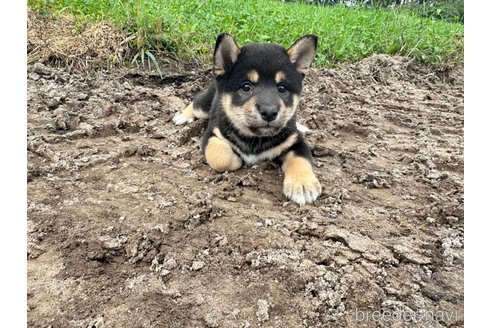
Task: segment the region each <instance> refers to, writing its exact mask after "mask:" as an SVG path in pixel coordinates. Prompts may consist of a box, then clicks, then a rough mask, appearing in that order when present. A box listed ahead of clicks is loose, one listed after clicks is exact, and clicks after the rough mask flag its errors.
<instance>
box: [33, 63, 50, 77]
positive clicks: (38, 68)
mask: <svg viewBox="0 0 492 328" xmlns="http://www.w3.org/2000/svg"><path fill="white" fill-rule="evenodd" d="M33 71H34V72H35V73H38V74H41V75H50V74H51V70H50V69H49V68H48V67H46V66H45V65H43V64H41V63H35V64H34V66H33Z"/></svg>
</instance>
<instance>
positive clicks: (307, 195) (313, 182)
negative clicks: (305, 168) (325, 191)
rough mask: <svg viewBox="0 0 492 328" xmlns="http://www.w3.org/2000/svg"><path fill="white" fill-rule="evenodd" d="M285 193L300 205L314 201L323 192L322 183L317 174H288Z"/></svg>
mask: <svg viewBox="0 0 492 328" xmlns="http://www.w3.org/2000/svg"><path fill="white" fill-rule="evenodd" d="M284 194H285V196H287V198H289V199H290V200H292V201H293V202H295V203H297V204H299V205H305V204H309V203H312V202H314V201H315V200H316V198H318V196H319V195H320V194H321V184H320V183H319V181H318V179H316V176H314V174H313V175H311V174H310V175H304V176H303V175H301V176H286V177H285V180H284Z"/></svg>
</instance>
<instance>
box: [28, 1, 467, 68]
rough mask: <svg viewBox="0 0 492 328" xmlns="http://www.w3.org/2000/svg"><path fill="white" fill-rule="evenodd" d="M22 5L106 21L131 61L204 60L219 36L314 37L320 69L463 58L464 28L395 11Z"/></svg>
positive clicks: (244, 4) (220, 4)
mask: <svg viewBox="0 0 492 328" xmlns="http://www.w3.org/2000/svg"><path fill="white" fill-rule="evenodd" d="M28 5H29V7H30V8H31V9H34V10H38V11H41V12H49V13H60V12H65V13H67V12H68V13H71V14H73V15H75V17H77V18H78V19H81V20H96V21H101V20H104V21H109V22H111V23H112V24H114V25H116V26H117V27H120V28H122V29H123V30H125V31H126V32H127V33H128V36H129V38H130V47H131V52H132V54H133V56H135V55H138V56H139V54H141V55H142V56H147V55H148V53H150V54H155V55H158V54H160V53H165V54H166V55H167V56H171V57H173V58H174V59H176V60H180V61H190V60H196V59H198V60H200V61H202V62H205V63H210V62H211V57H212V53H213V46H214V42H215V38H216V36H217V35H218V34H219V33H221V32H228V33H230V34H232V35H233V36H234V37H235V39H236V41H237V42H238V44H239V45H244V44H246V43H248V42H276V43H279V44H281V45H283V46H285V47H288V46H290V45H291V44H292V43H293V42H294V41H295V40H296V39H297V38H299V37H300V36H302V35H305V34H308V33H312V34H317V35H318V36H319V43H318V45H319V48H318V53H317V58H316V64H315V65H316V66H318V67H330V66H335V65H338V64H340V63H343V62H354V61H358V60H360V59H362V58H365V57H367V56H370V55H372V54H375V53H383V54H390V55H403V56H410V57H413V58H415V59H417V60H419V61H422V62H425V63H431V64H436V65H439V64H443V63H449V62H452V63H461V62H462V60H463V34H464V26H463V25H462V24H457V23H451V22H446V21H442V20H435V19H428V18H422V17H420V16H419V15H417V14H412V13H411V12H401V11H397V10H396V11H395V10H386V9H372V10H369V9H365V8H362V7H356V8H347V7H344V6H317V5H307V4H303V3H283V2H280V1H276V0H257V1H254V0H243V1H240V2H239V1H228V0H223V1H206V0H187V1H179V0H135V1H133V0H97V1H96V0H93V1H86V0H72V1H69V0H29V1H28ZM149 57H150V56H149ZM156 57H157V58H158V56H156ZM133 58H136V57H133ZM130 59H131V58H130Z"/></svg>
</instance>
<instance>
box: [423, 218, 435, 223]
mask: <svg viewBox="0 0 492 328" xmlns="http://www.w3.org/2000/svg"><path fill="white" fill-rule="evenodd" d="M425 221H427V222H429V223H434V222H436V219H434V218H431V217H428V218H427V219H425Z"/></svg>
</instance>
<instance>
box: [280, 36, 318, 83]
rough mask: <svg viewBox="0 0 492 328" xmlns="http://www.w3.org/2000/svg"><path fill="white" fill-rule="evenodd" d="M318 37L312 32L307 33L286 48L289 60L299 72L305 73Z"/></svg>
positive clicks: (312, 57)
mask: <svg viewBox="0 0 492 328" xmlns="http://www.w3.org/2000/svg"><path fill="white" fill-rule="evenodd" d="M317 44H318V37H317V36H316V35H313V34H308V35H305V36H303V37H302V38H300V39H298V40H297V41H296V42H294V44H293V45H292V46H291V47H290V48H289V49H288V50H287V55H289V59H290V61H291V62H292V63H293V64H294V65H295V66H296V69H297V71H298V72H299V73H303V74H304V73H306V71H307V69H308V68H309V66H311V63H312V62H313V60H314V55H315V54H316V47H317Z"/></svg>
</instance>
